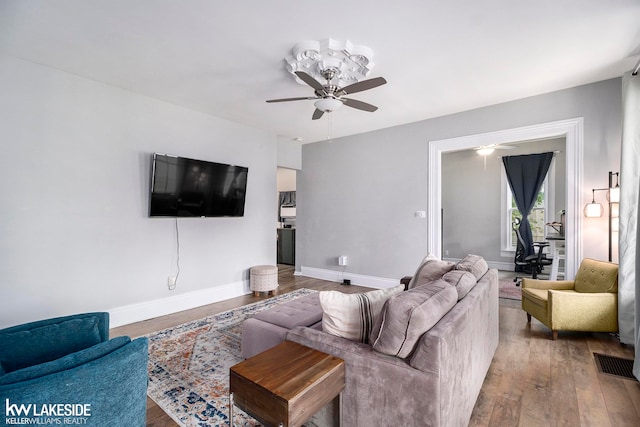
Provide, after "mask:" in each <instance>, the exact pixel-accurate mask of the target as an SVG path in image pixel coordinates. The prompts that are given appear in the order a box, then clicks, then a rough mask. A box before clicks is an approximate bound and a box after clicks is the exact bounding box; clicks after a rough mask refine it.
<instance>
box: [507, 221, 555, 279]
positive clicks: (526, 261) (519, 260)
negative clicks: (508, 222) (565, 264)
mask: <svg viewBox="0 0 640 427" xmlns="http://www.w3.org/2000/svg"><path fill="white" fill-rule="evenodd" d="M519 226H520V218H515V220H514V221H513V223H512V228H513V231H514V232H515V233H516V237H517V240H518V241H517V244H516V255H515V257H514V260H513V262H514V264H515V265H516V266H519V267H522V270H523V271H524V272H525V273H528V274H531V278H532V279H537V278H538V274H539V273H542V270H543V269H544V266H545V265H551V263H552V260H551V259H549V258H548V257H547V256H546V254H545V253H544V249H545V248H546V247H548V246H549V242H535V243H533V248H534V253H533V254H531V255H529V256H526V257H525V256H524V253H525V250H524V248H525V242H524V239H523V238H522V234H521V233H520V229H519ZM535 249H537V253H536V251H535ZM521 279H522V277H516V278H515V279H513V281H514V282H516V284H517V286H519V285H520V281H521Z"/></svg>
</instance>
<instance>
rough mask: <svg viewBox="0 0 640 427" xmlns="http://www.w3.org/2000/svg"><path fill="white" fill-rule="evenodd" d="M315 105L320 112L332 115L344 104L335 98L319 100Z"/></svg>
mask: <svg viewBox="0 0 640 427" xmlns="http://www.w3.org/2000/svg"><path fill="white" fill-rule="evenodd" d="M314 105H315V106H316V108H317V109H318V110H320V111H324V112H325V113H330V112H332V111H336V110H337V109H339V108H340V107H342V105H343V104H342V101H340V100H338V99H335V98H324V99H319V100H317V101H316V102H315V103H314Z"/></svg>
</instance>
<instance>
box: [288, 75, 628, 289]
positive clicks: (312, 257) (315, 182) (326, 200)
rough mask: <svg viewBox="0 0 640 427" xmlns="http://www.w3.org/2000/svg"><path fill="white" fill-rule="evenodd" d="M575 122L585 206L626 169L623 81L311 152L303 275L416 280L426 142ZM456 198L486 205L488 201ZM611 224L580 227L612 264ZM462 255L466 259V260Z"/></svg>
mask: <svg viewBox="0 0 640 427" xmlns="http://www.w3.org/2000/svg"><path fill="white" fill-rule="evenodd" d="M390 84H392V83H390ZM425 102H428V100H427V101H425ZM382 108H393V105H386V106H382ZM335 114H339V112H337V113H335ZM363 114H364V113H363ZM372 114H375V113H372ZM576 117H583V118H584V172H583V185H582V188H583V190H582V192H583V200H586V199H590V196H591V188H594V187H595V188H601V187H603V186H606V184H607V173H608V171H609V170H614V171H616V170H618V169H619V164H620V161H619V159H620V133H621V80H620V79H612V80H607V81H603V82H598V83H594V84H590V85H585V86H581V87H576V88H571V89H567V90H563V91H558V92H554V93H550V94H545V95H540V96H535V97H531V98H526V99H522V100H517V101H512V102H508V103H504V104H499V105H495V106H490V107H486V108H480V109H476V110H471V111H466V112H462V113H458V114H453V115H449V116H444V117H438V118H434V119H430V120H425V121H422V122H417V123H412V124H407V125H404V126H398V127H394V128H388V129H384V130H381V131H376V132H370V133H367V134H361V135H356V136H353V137H347V138H341V139H336V140H334V141H333V142H328V141H327V142H318V143H313V144H307V145H304V146H303V152H302V170H301V172H300V173H299V174H298V190H297V191H298V218H297V228H298V234H297V236H298V241H297V250H298V254H299V255H298V258H297V261H296V268H297V269H298V270H300V269H301V268H302V267H303V266H304V267H314V268H320V269H327V270H335V271H341V270H342V267H339V266H338V265H337V262H336V257H337V256H339V255H347V256H349V260H350V263H349V265H348V266H347V267H346V271H347V272H353V273H357V274H363V275H371V276H376V277H383V278H399V277H402V276H404V275H407V274H412V273H413V272H414V270H415V268H416V265H417V264H418V262H419V261H420V260H421V259H422V258H423V257H424V256H425V253H426V248H427V235H426V234H427V223H426V221H425V220H422V219H417V218H415V217H414V213H415V211H416V210H426V209H427V171H426V169H427V146H428V141H430V140H432V141H433V140H441V139H446V138H453V137H458V136H464V135H472V134H478V133H484V132H492V131H497V130H503V129H512V128H518V127H523V126H527V125H533V124H539V123H546V122H553V121H558V120H564V119H571V118H576ZM567 173H572V171H567ZM568 190H569V189H568ZM459 191H460V193H461V194H465V195H467V196H468V197H469V198H474V197H475V198H479V199H480V198H482V194H483V193H484V192H483V193H480V194H470V193H468V192H466V191H465V189H464V188H461V189H459ZM498 191H499V190H496V192H498ZM606 224H607V222H606V218H600V219H598V220H593V221H591V219H589V220H588V221H587V220H585V221H583V256H585V257H594V258H599V259H606V257H607V246H606V243H605V242H606V241H607V237H606V236H607V225H606ZM460 246H461V247H460V253H462V252H465V251H467V247H466V246H465V245H464V244H461V245H460ZM463 246H464V247H463Z"/></svg>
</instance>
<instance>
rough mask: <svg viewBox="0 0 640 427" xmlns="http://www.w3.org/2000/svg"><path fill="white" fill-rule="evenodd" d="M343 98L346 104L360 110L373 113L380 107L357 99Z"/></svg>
mask: <svg viewBox="0 0 640 427" xmlns="http://www.w3.org/2000/svg"><path fill="white" fill-rule="evenodd" d="M341 100H342V102H344V105H346V106H348V107H351V108H357V109H358V110H364V111H369V112H371V113H373V112H374V111H376V110H377V109H378V107H376V106H375V105H371V104H367V103H366V102H362V101H358V100H357V99H349V98H341Z"/></svg>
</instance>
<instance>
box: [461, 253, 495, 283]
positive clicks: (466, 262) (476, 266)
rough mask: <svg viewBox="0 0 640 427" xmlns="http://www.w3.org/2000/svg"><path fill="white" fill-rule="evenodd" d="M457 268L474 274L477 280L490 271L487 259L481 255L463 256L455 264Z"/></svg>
mask: <svg viewBox="0 0 640 427" xmlns="http://www.w3.org/2000/svg"><path fill="white" fill-rule="evenodd" d="M455 268H456V270H462V271H468V272H470V273H471V274H473V275H474V276H475V278H476V280H480V278H481V277H482V276H484V275H485V273H486V272H487V271H489V266H488V265H487V261H485V260H484V258H482V257H481V256H480V255H471V254H469V255H467V256H466V257H464V258H462V259H461V260H460V261H458V263H457V264H456V266H455Z"/></svg>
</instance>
